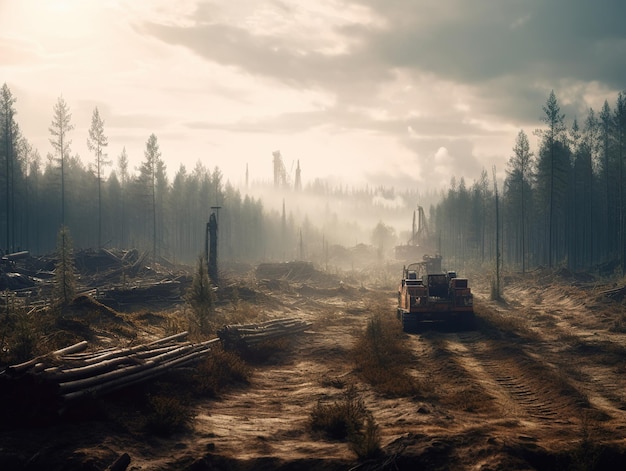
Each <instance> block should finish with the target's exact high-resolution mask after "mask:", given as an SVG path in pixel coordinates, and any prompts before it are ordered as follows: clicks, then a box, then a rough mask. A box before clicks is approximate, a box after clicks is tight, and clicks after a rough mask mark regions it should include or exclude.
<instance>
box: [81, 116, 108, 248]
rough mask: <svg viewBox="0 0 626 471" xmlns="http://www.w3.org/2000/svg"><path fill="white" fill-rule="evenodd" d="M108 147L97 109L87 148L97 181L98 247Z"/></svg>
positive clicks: (92, 118) (92, 119)
mask: <svg viewBox="0 0 626 471" xmlns="http://www.w3.org/2000/svg"><path fill="white" fill-rule="evenodd" d="M107 145H109V142H108V139H107V137H106V136H105V135H104V121H103V120H102V118H101V117H100V112H99V111H98V108H97V107H96V108H94V110H93V115H92V117H91V127H90V128H89V138H88V139H87V148H88V149H89V150H90V151H92V152H93V153H94V155H95V162H94V173H95V176H96V179H97V181H98V247H102V178H103V171H104V167H105V166H107V165H111V161H110V160H107V158H106V157H107V154H106V153H105V152H104V149H105V147H106V146H107Z"/></svg>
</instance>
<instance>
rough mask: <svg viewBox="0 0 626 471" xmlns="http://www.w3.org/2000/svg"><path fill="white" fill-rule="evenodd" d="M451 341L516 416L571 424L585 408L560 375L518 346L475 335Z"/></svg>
mask: <svg viewBox="0 0 626 471" xmlns="http://www.w3.org/2000/svg"><path fill="white" fill-rule="evenodd" d="M455 341H458V344H457V345H460V346H461V347H462V348H464V349H466V350H467V351H468V354H469V355H470V358H472V359H473V360H474V361H476V362H477V363H478V364H479V365H480V367H481V368H482V370H483V371H484V372H485V373H486V374H487V375H489V377H490V378H491V379H492V380H493V381H495V383H496V384H497V385H498V386H499V387H500V388H501V389H502V391H504V392H505V393H506V395H507V396H508V398H510V401H511V403H513V404H514V405H516V406H517V407H516V409H517V410H518V411H519V413H520V416H526V418H530V419H531V420H533V421H535V422H540V423H541V422H546V421H549V423H551V424H555V423H556V424H571V423H572V421H573V420H576V419H577V418H578V417H580V416H581V415H582V411H583V409H584V408H588V407H589V404H588V401H587V399H586V397H585V396H584V395H583V394H581V393H580V392H579V391H578V390H577V389H576V388H575V387H574V386H573V385H572V384H571V383H570V381H569V380H568V379H567V378H566V377H565V376H564V375H562V374H561V373H560V372H559V371H558V370H557V369H555V368H554V367H552V366H550V365H549V364H548V363H546V362H545V361H542V360H540V359H537V358H534V357H532V356H530V355H528V353H527V352H526V351H525V350H524V349H523V348H522V347H520V346H517V345H512V344H510V343H505V342H502V341H498V340H493V339H488V338H486V337H484V336H483V335H482V334H480V333H478V332H472V333H461V334H457V335H455ZM521 418H522V417H521Z"/></svg>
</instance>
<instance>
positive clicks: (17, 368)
mask: <svg viewBox="0 0 626 471" xmlns="http://www.w3.org/2000/svg"><path fill="white" fill-rule="evenodd" d="M87 345H88V343H87V341H86V340H83V341H82V342H78V343H75V344H74V345H70V346H69V347H65V348H61V349H60V350H57V351H54V352H52V353H48V354H46V355H40V356H38V357H35V358H33V359H32V360H28V361H25V362H24V363H20V364H18V365H11V366H9V367H7V369H6V371H7V372H8V373H20V372H22V371H26V370H28V369H29V368H32V367H33V366H35V365H36V364H37V363H41V361H42V360H43V359H45V358H50V357H52V358H55V357H59V356H61V355H63V354H66V353H74V352H79V351H81V350H84V349H86V348H87Z"/></svg>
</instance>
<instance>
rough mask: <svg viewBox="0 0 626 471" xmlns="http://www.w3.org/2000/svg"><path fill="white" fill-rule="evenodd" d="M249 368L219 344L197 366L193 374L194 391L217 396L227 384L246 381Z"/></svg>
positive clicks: (248, 376)
mask: <svg viewBox="0 0 626 471" xmlns="http://www.w3.org/2000/svg"><path fill="white" fill-rule="evenodd" d="M249 378H250V368H249V367H248V365H246V363H245V362H244V361H243V360H242V359H241V358H240V357H239V356H238V355H237V354H236V353H234V352H231V351H227V350H224V349H223V348H222V347H221V346H218V347H215V348H213V349H212V350H211V354H210V355H209V356H208V358H207V359H206V360H205V361H203V362H202V363H201V364H200V365H199V366H198V370H197V373H196V374H195V383H196V391H197V392H198V393H199V394H204V395H208V396H210V397H218V396H219V393H220V392H221V391H222V390H223V389H224V388H225V387H226V386H228V385H232V384H237V383H240V384H241V383H243V384H245V383H248V380H249Z"/></svg>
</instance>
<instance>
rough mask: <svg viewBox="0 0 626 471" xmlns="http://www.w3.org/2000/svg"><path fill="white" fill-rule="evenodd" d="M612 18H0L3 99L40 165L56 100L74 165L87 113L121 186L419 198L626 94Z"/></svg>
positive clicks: (195, 11)
mask: <svg viewBox="0 0 626 471" xmlns="http://www.w3.org/2000/svg"><path fill="white" fill-rule="evenodd" d="M624 18H626V2H624V1H623V0H594V1H591V0H589V1H584V0H472V1H464V0H353V1H350V0H297V1H296V0H268V1H263V2H261V1H257V0H230V1H223V0H219V1H217V0H216V1H200V0H176V1H172V0H19V1H16V0H0V84H1V83H6V84H7V85H8V86H9V88H10V90H11V92H12V94H13V96H14V97H15V98H16V99H17V101H16V103H15V109H16V110H17V115H16V120H17V122H18V124H19V126H20V128H21V130H22V133H23V135H24V136H25V137H26V138H27V139H28V140H29V142H30V143H31V144H32V145H33V146H34V147H35V148H36V149H37V150H38V151H39V153H40V154H41V156H42V157H43V158H45V156H46V155H47V154H49V153H50V152H51V151H52V146H51V144H50V141H49V139H50V132H49V127H50V125H51V122H52V116H53V107H54V105H55V103H56V102H57V100H58V99H59V97H62V98H63V99H64V100H65V102H66V103H67V105H68V106H69V109H70V112H71V114H72V124H73V125H74V130H73V131H72V132H71V133H70V136H69V137H70V139H71V140H72V143H71V149H72V154H73V155H74V154H78V155H80V157H81V160H82V161H83V163H85V164H89V163H90V162H92V161H93V160H94V156H93V155H92V154H91V153H90V152H89V151H88V149H87V144H86V141H87V135H88V129H89V126H90V124H91V116H92V113H93V110H94V109H95V108H96V107H97V108H98V110H99V113H100V115H101V117H102V118H103V119H104V122H105V125H104V131H105V135H107V137H108V141H109V145H108V147H107V153H108V158H109V159H111V160H112V161H113V163H114V165H113V166H111V167H110V168H109V169H114V168H115V167H116V166H117V160H118V157H119V155H120V153H121V152H122V149H123V148H125V149H126V152H127V154H128V156H129V160H130V164H131V170H134V169H135V168H136V167H138V166H139V164H140V162H141V161H142V160H143V159H144V151H145V148H146V142H147V140H148V138H149V136H150V135H151V134H155V135H156V136H157V139H158V143H159V146H160V150H161V153H162V159H163V160H164V161H165V163H166V165H167V171H168V174H169V175H170V176H173V175H174V174H175V172H177V171H178V170H179V168H180V166H181V165H184V166H185V168H186V169H187V171H192V170H193V168H194V167H195V166H196V164H197V163H199V162H200V163H201V164H202V165H204V166H205V167H206V168H208V169H210V170H212V169H214V168H215V167H219V168H220V170H221V171H222V173H223V175H224V178H225V179H227V180H229V181H230V182H231V183H233V184H235V185H239V184H241V183H242V182H243V181H244V179H245V172H246V166H248V169H249V175H250V179H251V180H266V181H270V180H271V179H272V175H273V168H272V152H274V151H276V150H279V151H280V152H281V155H282V158H283V160H284V163H285V166H286V168H287V172H288V175H289V177H290V178H294V175H295V168H296V166H297V163H298V161H299V162H300V167H301V169H302V180H303V183H304V184H305V185H306V184H307V183H308V182H311V181H313V180H314V179H316V178H329V179H331V181H334V182H338V183H342V184H346V185H357V186H360V185H365V184H367V185H370V186H378V185H383V186H386V187H390V186H394V187H396V188H415V189H418V190H420V189H421V190H432V189H438V188H443V187H447V186H448V185H449V184H450V181H451V178H452V177H455V179H456V180H457V181H458V180H459V179H460V178H461V177H462V178H464V179H465V181H466V183H467V184H468V185H469V184H471V183H472V182H473V181H475V180H476V179H478V177H479V175H480V173H481V171H482V170H483V169H484V170H487V171H488V172H489V175H491V171H492V168H493V166H495V167H496V170H497V172H498V174H499V175H503V174H504V171H505V169H506V163H507V161H508V160H509V158H510V156H511V154H512V148H513V147H514V145H515V139H516V136H517V134H518V133H519V131H520V130H524V131H525V132H526V133H527V134H528V136H529V138H530V140H531V145H532V146H533V150H535V151H536V148H535V146H536V141H535V140H534V137H533V136H534V134H533V132H534V131H535V130H536V129H537V128H541V127H542V122H541V118H542V114H543V112H542V107H543V106H544V105H545V103H546V100H547V98H548V95H549V94H550V91H551V90H554V92H555V94H556V97H557V100H558V101H559V104H560V106H561V111H562V112H564V113H565V115H566V122H567V123H571V120H572V119H573V118H574V117H577V118H578V119H580V120H582V119H584V117H586V115H587V113H588V110H589V108H590V107H591V108H593V109H594V110H596V111H599V110H600V108H601V106H602V104H603V103H604V101H605V100H607V101H608V102H609V104H610V105H612V104H613V103H614V102H615V100H616V98H617V94H618V92H619V91H623V90H625V89H626V26H625V24H624Z"/></svg>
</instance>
